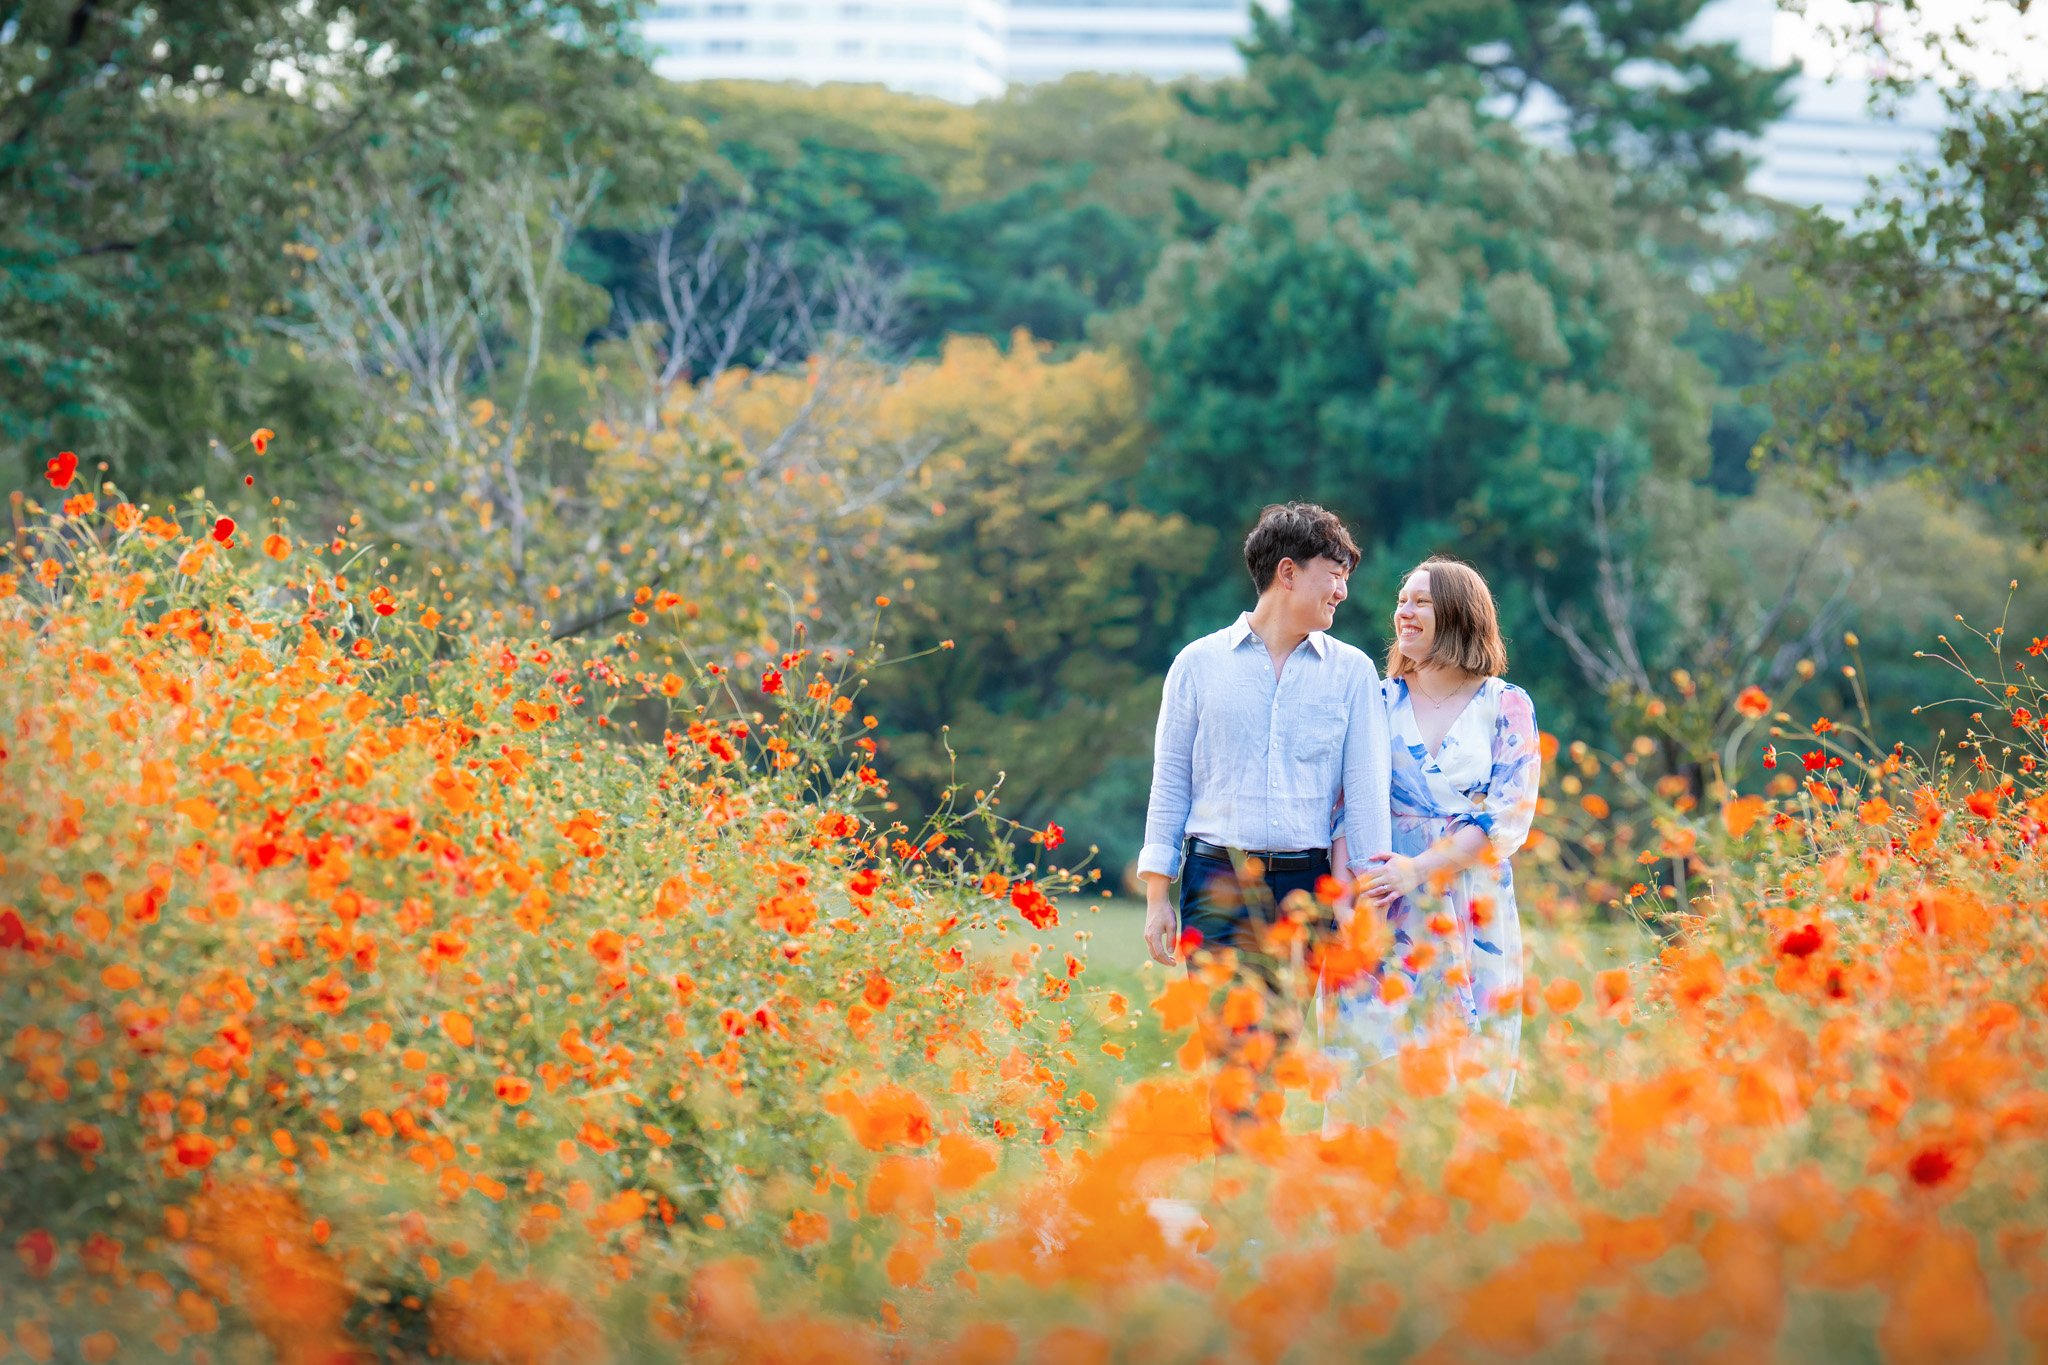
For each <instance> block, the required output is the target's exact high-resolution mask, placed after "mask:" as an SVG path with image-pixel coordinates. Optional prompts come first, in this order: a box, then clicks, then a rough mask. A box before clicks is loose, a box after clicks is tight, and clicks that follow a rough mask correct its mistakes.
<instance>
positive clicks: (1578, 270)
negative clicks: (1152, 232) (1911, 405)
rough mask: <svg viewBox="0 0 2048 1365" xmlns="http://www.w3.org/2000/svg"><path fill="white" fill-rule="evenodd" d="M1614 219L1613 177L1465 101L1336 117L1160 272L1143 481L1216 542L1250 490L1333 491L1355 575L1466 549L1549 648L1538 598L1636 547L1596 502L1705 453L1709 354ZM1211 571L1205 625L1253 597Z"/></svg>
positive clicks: (1152, 319) (1234, 580)
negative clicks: (1357, 546)
mask: <svg viewBox="0 0 2048 1365" xmlns="http://www.w3.org/2000/svg"><path fill="white" fill-rule="evenodd" d="M1623 222H1624V219H1623V217H1622V215H1621V214H1620V213H1619V211H1618V210H1617V209H1616V207H1615V204H1614V201H1613V196H1612V191H1611V189H1610V185H1609V182H1608V181H1606V180H1605V179H1604V178H1603V177H1601V176H1600V175H1598V174H1597V173H1595V172H1593V171H1591V170H1589V169H1587V168H1585V167H1584V166H1582V165H1579V164H1577V163H1576V162H1574V161H1572V160H1570V159H1567V158H1563V157H1559V156H1556V155H1552V154H1548V153H1545V152H1543V151H1541V150H1539V149H1537V148H1535V147H1532V146H1531V145H1530V144H1529V143H1528V142H1527V141H1526V140H1525V139H1524V138H1522V137H1521V136H1520V135H1519V134H1518V133H1517V132H1516V131H1515V130H1514V129H1513V128H1511V127H1509V126H1507V125H1505V124H1502V123H1498V122H1491V121H1488V120H1486V119H1484V118H1482V117H1480V116H1478V115H1476V114H1475V112H1474V111H1473V109H1472V108H1471V107H1470V106H1469V105H1467V104H1465V103H1463V102H1462V101H1459V100H1455V99H1441V100H1438V101H1436V102H1434V103H1432V104H1430V105H1429V106H1428V107H1427V108H1425V109H1423V110H1422V111H1420V112H1419V113H1415V114H1410V115H1404V116H1399V117H1393V118H1376V119H1375V118H1361V117H1356V116H1349V115H1347V116H1346V117H1344V118H1342V119H1340V120H1339V122H1338V124H1337V125H1336V126H1335V127H1334V128H1333V129H1332V131H1331V134H1330V136H1329V138H1328V140H1327V145H1326V149H1325V151H1324V153H1323V154H1322V155H1321V156H1315V157H1310V156H1297V157H1294V158H1292V159H1291V160H1289V161H1287V162H1285V163H1283V164H1281V165H1280V166H1278V167H1276V168H1274V169H1272V170H1270V171H1268V172H1266V173H1264V174H1262V175H1261V176H1259V177H1258V178H1257V179H1256V180H1254V181H1253V182H1252V184H1251V186H1250V187H1249V189H1248V191H1247V193H1246V195H1245V198H1244V203H1243V205H1242V207H1241V209H1240V210H1239V211H1238V212H1237V214H1236V215H1235V216H1233V218H1232V219H1231V220H1230V221H1229V222H1228V223H1227V224H1225V225H1224V226H1223V227H1222V228H1221V229H1219V230H1218V231H1217V232H1216V233H1215V234H1214V235H1213V236H1212V237H1211V239H1210V240H1209V241H1208V242H1206V243H1204V244H1202V245H1199V246H1195V245H1183V246H1180V247H1177V248H1175V249H1173V250H1172V251H1171V252H1170V253H1169V254H1168V256H1167V257H1166V259H1165V260H1164V261H1163V262H1162V263H1161V265H1160V268H1159V270H1158V271H1157V273H1156V274H1155V275H1154V277H1153V280H1152V283H1151V287H1150V292H1149V294H1148V297H1147V301H1146V306H1145V308H1144V310H1143V311H1142V312H1141V314H1140V315H1139V319H1138V329H1139V330H1138V338H1137V344H1138V347H1139V350H1140V353H1141V354H1142V355H1143V357H1144V359H1145V361H1146V363H1147V365H1148V366H1149V367H1150V370H1151V373H1152V377H1153V386H1154V388H1153V403H1152V414H1153V419H1154V421H1155V423H1156V424H1157V425H1158V427H1159V429H1160V432H1161V437H1160V442H1159V445H1158V449H1157V453H1156V456H1155V460H1154V463H1153V467H1152V479H1151V483H1150V486H1149V492H1150V494H1151V495H1152V496H1154V497H1156V498H1158V499H1159V500H1160V503H1161V505H1163V506H1168V507H1173V508H1176V509H1181V510H1185V511H1187V512H1189V513H1190V515H1191V516H1192V517H1193V518H1194V520H1195V521H1196V522H1198V523H1199V524H1201V525H1205V526H1208V527H1210V528H1212V529H1213V530H1215V531H1216V532H1218V533H1219V534H1220V535H1221V536H1222V537H1224V543H1225V544H1234V543H1235V540H1236V539H1237V537H1238V536H1241V534H1242V531H1243V528H1244V527H1245V526H1246V525H1248V524H1249V523H1250V521H1251V519H1252V517H1253V516H1254V514H1255V513H1256V511H1257V509H1258V507H1259V505H1260V504H1261V503H1264V502H1268V501H1272V500H1275V499H1278V498H1281V497H1303V498H1313V499H1316V500H1319V501H1322V502H1324V503H1326V504H1327V505H1329V506H1331V507H1332V508H1334V509H1337V510H1339V511H1340V512H1341V513H1343V514H1344V515H1345V516H1346V518H1347V519H1348V520H1349V521H1350V522H1351V523H1352V524H1353V526H1354V528H1355V529H1356V530H1357V531H1358V532H1359V533H1360V534H1361V539H1362V543H1363V544H1364V545H1365V546H1366V547H1367V549H1368V553H1369V555H1371V556H1372V565H1371V566H1369V568H1368V569H1367V570H1366V571H1364V572H1361V574H1360V580H1361V583H1364V582H1371V581H1374V579H1373V577H1372V569H1373V568H1377V569H1378V570H1379V571H1380V572H1381V574H1382V576H1384V575H1385V574H1386V573H1389V572H1391V571H1392V570H1394V569H1395V568H1397V567H1405V565H1406V563H1407V562H1408V561H1411V560H1413V559H1416V558H1419V557H1421V556H1422V555H1424V554H1426V553H1428V552H1430V551H1433V550H1447V551H1451V552H1454V553H1457V554H1459V555H1462V556H1466V557H1470V558H1473V559H1475V560H1476V561H1478V562H1480V563H1482V564H1484V565H1485V566H1486V570H1487V572H1488V574H1489V576H1490V577H1492V578H1493V579H1494V581H1495V582H1496V583H1497V584H1498V585H1499V586H1500V589H1501V592H1502V596H1503V598H1504V602H1505V605H1506V606H1507V607H1508V608H1509V610H1510V620H1511V622H1512V623H1513V624H1515V625H1517V626H1519V627H1520V628H1521V632H1520V633H1521V635H1522V637H1523V642H1524V643H1526V644H1528V645H1529V646H1531V647H1542V646H1543V643H1544V642H1543V641H1542V640H1541V636H1542V629H1541V627H1540V625H1538V624H1537V622H1538V611H1537V610H1536V604H1537V601H1538V597H1539V595H1541V597H1542V600H1544V601H1545V602H1547V603H1550V604H1552V605H1553V606H1555V607H1556V608H1557V609H1559V610H1563V609H1565V607H1566V605H1567V604H1569V603H1571V602H1574V601H1580V600H1584V599H1585V598H1586V597H1587V596H1588V595H1589V594H1590V593H1591V592H1592V591H1593V589H1594V584H1595V577H1596V573H1597V565H1598V563H1599V562H1600V560H1601V558H1602V556H1603V554H1604V555H1607V556H1610V557H1626V556H1627V555H1628V554H1629V553H1630V552H1631V550H1632V548H1634V546H1635V544H1636V542H1637V540H1638V539H1639V537H1640V529H1639V528H1636V527H1631V526H1629V525H1627V524H1621V523H1619V522H1618V521H1617V522H1615V523H1611V524H1603V523H1602V521H1601V517H1600V515H1599V513H1598V511H1597V510H1596V509H1597V507H1598V506H1599V505H1600V504H1602V503H1603V502H1604V504H1605V505H1607V506H1609V507H1612V508H1618V507H1620V506H1621V505H1622V504H1623V503H1624V502H1625V501H1626V499H1627V497H1628V495H1629V493H1630V491H1631V489H1632V488H1633V487H1634V486H1635V485H1636V484H1637V483H1638V482H1640V481H1641V480H1642V479H1643V478H1645V477H1646V476H1649V475H1651V474H1652V473H1656V474H1659V475H1662V476H1666V477H1672V478H1679V479H1690V478H1693V477H1696V476H1697V475H1699V474H1700V473H1702V472H1704V469H1705V451H1706V447H1705V434H1706V414H1705V406H1704V394H1703V379H1702V376H1701V374H1700V372H1699V366H1698V364H1697V362H1696V361H1694V360H1693V359H1692V357H1691V356H1689V355H1688V354H1687V353H1686V352H1684V351H1683V350H1681V349H1680V348H1679V347H1678V346H1677V345H1675V344H1674V341H1673V338H1674V335H1675V333H1676V330H1677V327H1678V325H1679V317H1678V310H1677V309H1676V308H1674V307H1673V306H1671V303H1670V300H1669V297H1668V294H1667V292H1666V291H1665V290H1664V288H1663V287H1662V286H1660V284H1659V283H1658V281H1657V280H1656V278H1655V277H1654V276H1653V274H1652V272H1651V271H1650V269H1649V268H1648V267H1647V265H1646V264H1645V262H1644V259H1643V257H1642V256H1641V254H1640V253H1638V252H1637V251H1635V250H1634V249H1632V246H1631V245H1630V244H1629V243H1628V242H1627V241H1625V240H1624V233H1623ZM1206 581H1207V582H1208V583H1210V584H1212V585H1214V587H1213V589H1212V591H1214V592H1215V593H1217V594H1219V597H1218V599H1217V600H1214V601H1209V602H1206V603H1205V604H1204V610H1207V611H1208V612H1209V613H1210V614H1212V615H1214V614H1217V613H1219V612H1221V611H1223V610H1225V609H1226V608H1227V605H1228V604H1231V603H1235V602H1236V601H1237V600H1238V599H1239V598H1241V597H1242V595H1243V592H1244V585H1243V584H1242V582H1241V580H1239V578H1238V577H1237V571H1236V569H1235V567H1234V565H1233V564H1232V563H1231V562H1229V560H1228V558H1227V557H1225V556H1222V555H1219V556H1218V557H1217V558H1216V559H1215V560H1214V561H1212V564H1211V567H1210V570H1209V572H1208V574H1207V575H1206Z"/></svg>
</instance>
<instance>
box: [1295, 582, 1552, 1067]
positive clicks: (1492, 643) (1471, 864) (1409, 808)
mask: <svg viewBox="0 0 2048 1365" xmlns="http://www.w3.org/2000/svg"><path fill="white" fill-rule="evenodd" d="M1507 666H1508V658H1507V648H1506V646H1505V645H1504V644H1503V643H1502V642H1501V637H1500V622H1499V617H1498V615H1497V613H1496V612H1495V610H1494V605H1493V594H1492V592H1491V591H1489V590H1488V588H1487V586H1486V580H1485V579H1483V578H1481V577H1480V576H1479V574H1478V573H1477V571H1475V570H1474V569H1473V568H1472V567H1471V566H1470V565H1467V564H1462V563H1459V562H1458V561H1457V560H1454V559H1445V558H1441V557H1432V558H1430V559H1428V560H1425V561H1424V562H1423V563H1421V564H1419V565H1417V566H1416V567H1415V568H1414V569H1413V570H1411V571H1410V572H1409V574H1408V577H1407V578H1406V579H1405V580H1404V581H1403V583H1402V585H1401V592H1400V596H1399V597H1398V598H1396V599H1395V604H1394V640H1393V644H1392V645H1391V647H1390V648H1389V649H1388V652H1387V668H1386V678H1385V681H1384V682H1383V683H1382V684H1381V691H1382V694H1383V696H1384V698H1385V701H1386V706H1387V722H1388V728H1389V730H1390V731H1391V733H1392V739H1393V760H1394V763H1393V801H1392V806H1393V820H1394V851H1393V852H1392V853H1391V854H1389V855H1387V856H1385V857H1384V858H1383V859H1382V860H1380V861H1379V862H1378V863H1377V864H1376V866H1375V870H1374V871H1372V872H1370V873H1368V874H1367V875H1366V876H1365V877H1364V878H1363V879H1361V880H1360V882H1359V884H1358V886H1357V892H1358V895H1359V912H1360V913H1372V911H1373V910H1375V909H1377V910H1378V911H1379V912H1380V913H1383V914H1385V916H1386V917H1387V921H1388V923H1389V925H1390V926H1391V927H1392V929H1393V947H1392V949H1391V950H1390V952H1389V956H1388V959H1387V961H1386V963H1385V964H1384V965H1383V966H1382V968H1381V970H1380V972H1379V974H1378V975H1377V976H1375V977H1374V978H1373V979H1372V980H1371V981H1370V982H1369V983H1365V984H1363V985H1361V986H1360V987H1359V988H1357V989H1354V990H1352V991H1349V992H1347V993H1346V994H1345V995H1343V996H1341V997H1340V998H1339V999H1338V1000H1337V1001H1336V1002H1335V1005H1336V1016H1337V1017H1336V1019H1335V1021H1334V1030H1335V1032H1336V1034H1337V1035H1338V1036H1337V1038H1335V1039H1332V1042H1335V1043H1338V1045H1339V1046H1338V1049H1335V1050H1341V1051H1352V1050H1354V1049H1355V1050H1356V1052H1357V1054H1358V1056H1359V1058H1360V1059H1361V1060H1362V1061H1365V1062H1373V1061H1378V1060H1380V1059H1382V1058H1385V1057H1387V1056H1389V1055H1391V1054H1392V1053H1394V1052H1397V1051H1399V1049H1400V1048H1401V1046H1402V1045H1403V1044H1404V1043H1407V1042H1410V1041H1414V1040H1417V1039H1419V1038H1420V1037H1422V1036H1424V1035H1426V1034H1427V1033H1429V1032H1430V1031H1432V1030H1433V1029H1436V1028H1441V1027H1442V1026H1443V1025H1444V1024H1445V1023H1446V1022H1447V1017H1448V1020H1452V1021H1455V1022H1456V1023H1457V1024H1461V1025H1462V1026H1463V1027H1464V1028H1466V1029H1468V1030H1470V1032H1471V1035H1472V1037H1473V1038H1474V1040H1475V1041H1476V1044H1477V1047H1476V1049H1475V1053H1476V1056H1477V1058H1478V1060H1479V1061H1480V1062H1481V1064H1482V1065H1483V1066H1484V1067H1485V1069H1486V1072H1487V1075H1488V1077H1489V1079H1490V1080H1491V1082H1492V1083H1493V1084H1494V1085H1495V1086H1497V1087H1498V1088H1499V1090H1500V1091H1501V1093H1502V1094H1503V1095H1504V1096H1505V1095H1512V1094H1513V1092H1514V1082H1515V1059H1516V1054H1517V1053H1518V1052H1519V1050H1520V1047H1521V1038H1522V1008H1521V1004H1522V926H1521V921H1520V919H1519V918H1518V917H1517V915H1516V911H1515V880H1514V872H1513V870H1512V868H1510V866H1509V864H1508V859H1509V858H1510V857H1512V856H1513V855H1514V853H1515V852H1516V850H1518V849H1520V848H1521V846H1522V842H1523V840H1525V839H1526V838H1528V835H1529V824H1530V821H1531V820H1532V819H1533V818H1534V816H1535V813H1536V786H1537V781H1538V779H1539V777H1540V775H1541V767H1542V760H1541V756H1540V752H1539V742H1538V739H1537V734H1536V712H1535V708H1534V707H1533V706H1531V705H1530V702H1529V694H1528V693H1526V692H1524V691H1523V690H1522V689H1521V688H1519V687H1515V686H1513V685H1512V684H1510V683H1507V682H1503V681H1502V680H1501V677H1500V675H1501V674H1502V673H1504V672H1506V671H1507ZM1333 855H1334V856H1333V861H1334V863H1335V865H1336V866H1338V867H1344V866H1346V865H1347V864H1346V862H1345V850H1344V846H1343V842H1342V841H1341V840H1339V841H1338V846H1337V847H1336V848H1335V849H1334V850H1333Z"/></svg>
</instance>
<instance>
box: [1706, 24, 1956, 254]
mask: <svg viewBox="0 0 2048 1365" xmlns="http://www.w3.org/2000/svg"><path fill="white" fill-rule="evenodd" d="M1797 23H1798V21H1797V20H1796V19H1795V18H1794V17H1792V16H1788V15H1785V14H1783V13H1781V12H1780V10H1779V7H1778V2H1777V0H1717V3H1715V4H1713V5H1710V6H1708V7H1707V8H1706V9H1705V10H1703V11H1702V12H1701V13H1700V17H1699V18H1698V19H1697V20H1696V21H1694V24H1693V30H1692V31H1693V34H1694V36H1695V37H1699V38H1708V39H1720V40H1724V41H1729V42H1734V43H1736V44H1738V45H1739V46H1740V47H1741V49H1742V55H1743V56H1744V57H1746V58H1748V59H1749V60H1750V61H1751V62H1753V63H1755V64H1756V65H1758V66H1781V65H1783V64H1784V63H1785V62H1787V61H1790V60H1791V59H1793V58H1794V57H1797V56H1799V55H1800V54H1799V53H1798V51H1796V50H1795V48H1794V46H1793V43H1792V42H1791V41H1789V40H1790V39H1791V38H1792V37H1793V36H1794V33H1795V30H1796V27H1797ZM1870 89H1871V87H1870V82H1869V80H1868V79H1866V78H1859V76H1858V74H1857V73H1856V72H1855V71H1854V70H1853V68H1852V69H1849V70H1843V71H1838V72H1836V73H1835V78H1834V79H1833V80H1832V81H1830V80H1828V79H1826V78H1825V77H1823V76H1821V75H1818V74H1814V73H1812V72H1810V71H1809V72H1802V73H1801V74H1800V75H1799V76H1797V77H1796V78H1794V80H1793V82H1792V85H1791V88H1790V91H1789V93H1790V94H1791V96H1792V108H1791V109H1790V110H1789V111H1788V112H1787V113H1786V115H1785V117H1784V118H1782V119H1780V120H1779V121H1778V122H1776V123H1774V124H1772V125H1771V126H1770V127H1769V128H1767V129H1765V130H1764V133H1763V136H1762V137H1760V138H1758V139H1756V141H1755V142H1754V143H1753V144H1752V145H1751V147H1750V152H1751V154H1752V155H1754V156H1755V157H1756V158H1757V165H1756V169H1755V171H1754V172H1753V173H1752V174H1751V176H1750V179H1749V185H1750V188H1751V189H1753V190H1755V191H1757V192H1758V193H1759V194H1765V195H1769V196H1770V197H1771V198H1773V199H1782V200H1784V201H1785V202H1786V203H1789V204H1799V205H1802V206H1806V207H1813V208H1819V209H1821V210H1822V211H1824V212H1826V213H1828V214H1830V215H1832V216H1834V217H1837V218H1847V217H1850V216H1851V215H1853V214H1854V212H1855V211H1856V208H1857V206H1858V205H1859V204H1861V203H1862V202H1863V200H1864V198H1865V197H1866V196H1867V195H1868V194H1869V192H1870V180H1871V177H1873V176H1875V177H1876V178H1877V179H1878V180H1880V181H1885V180H1890V179H1892V178H1893V177H1895V176H1896V175H1897V174H1898V173H1899V169H1900V167H1902V166H1905V165H1907V164H1909V163H1912V162H1915V161H1919V160H1922V159H1923V158H1927V157H1930V156H1932V155H1933V154H1934V151H1935V148H1936V144H1937V139H1938V138H1939V137H1940V135H1941V128H1942V125H1943V122H1944V110H1943V108H1942V103H1941V99H1940V97H1939V96H1937V95H1935V94H1933V93H1932V92H1929V91H1921V92H1920V93H1918V94H1916V95H1914V96H1913V97H1912V98H1910V99H1907V100H1905V101H1904V102H1903V103H1902V104H1901V105H1900V106H1899V107H1898V108H1897V109H1895V110H1893V111H1891V112H1889V113H1878V112H1874V111H1873V110H1872V108H1871V106H1870Z"/></svg>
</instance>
